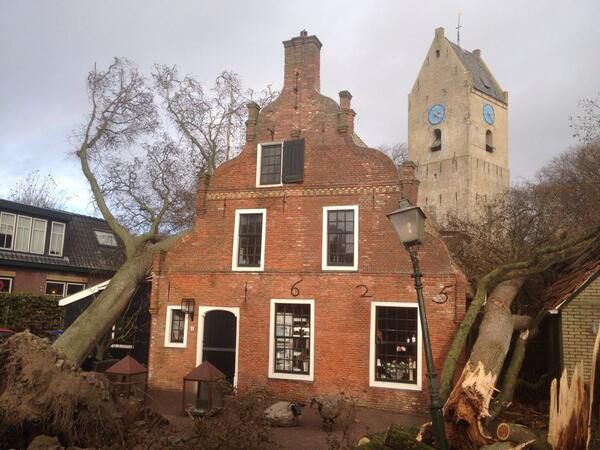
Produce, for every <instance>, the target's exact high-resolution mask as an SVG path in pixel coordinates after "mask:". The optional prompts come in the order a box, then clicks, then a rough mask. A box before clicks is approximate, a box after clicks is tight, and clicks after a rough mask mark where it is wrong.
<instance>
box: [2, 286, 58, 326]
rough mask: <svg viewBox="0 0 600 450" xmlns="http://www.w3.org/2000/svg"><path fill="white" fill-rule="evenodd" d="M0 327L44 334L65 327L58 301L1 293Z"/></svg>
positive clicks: (44, 297) (36, 296)
mask: <svg viewBox="0 0 600 450" xmlns="http://www.w3.org/2000/svg"><path fill="white" fill-rule="evenodd" d="M0 327H5V328H9V329H11V330H13V331H23V330H25V329H27V328H28V329H29V330H31V332H32V333H34V334H38V335H39V334H43V332H44V331H48V330H59V329H62V327H63V317H62V310H61V308H60V307H59V306H58V300H57V299H56V298H54V297H50V296H40V295H33V294H27V293H17V292H13V293H5V292H3V293H0Z"/></svg>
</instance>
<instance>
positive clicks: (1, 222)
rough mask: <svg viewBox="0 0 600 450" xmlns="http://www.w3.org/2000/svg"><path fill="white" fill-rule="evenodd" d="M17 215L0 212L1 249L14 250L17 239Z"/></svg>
mask: <svg viewBox="0 0 600 450" xmlns="http://www.w3.org/2000/svg"><path fill="white" fill-rule="evenodd" d="M16 219H17V216H16V215H15V214H11V213H7V212H0V248H3V249H5V250H12V248H13V245H14V239H15V222H16Z"/></svg>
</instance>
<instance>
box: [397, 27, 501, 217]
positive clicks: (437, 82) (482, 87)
mask: <svg viewBox="0 0 600 450" xmlns="http://www.w3.org/2000/svg"><path fill="white" fill-rule="evenodd" d="M408 159H409V160H411V161H413V162H415V163H416V164H417V178H418V179H419V180H420V182H421V184H420V186H419V200H418V203H419V206H421V207H422V208H423V209H424V210H425V211H426V212H427V213H428V214H429V215H431V216H433V217H434V218H435V219H436V220H438V222H440V223H442V224H443V222H444V217H445V215H446V214H447V213H449V212H457V213H458V214H459V215H462V216H467V217H468V216H472V215H473V214H475V213H476V211H477V208H478V204H479V203H480V202H482V201H486V200H491V199H492V198H493V197H494V196H495V195H497V194H499V193H501V192H503V191H505V190H506V189H508V186H509V171H508V92H506V91H503V90H502V89H501V88H500V85H499V84H498V82H497V81H496V79H495V78H494V76H493V75H492V73H491V72H490V70H489V69H488V67H487V65H486V64H485V63H484V62H483V59H482V58H481V51H480V50H473V51H472V52H469V51H466V50H464V49H462V48H460V47H459V46H458V45H456V44H454V43H452V42H450V41H449V40H448V39H447V38H446V37H445V36H444V29H443V28H437V29H436V30H435V38H434V39H433V43H432V44H431V47H430V48H429V51H428V52H427V56H426V57H425V61H424V63H423V65H422V67H421V70H420V71H419V75H418V77H417V80H416V81H415V84H414V86H413V88H412V91H411V92H410V94H409V95H408Z"/></svg>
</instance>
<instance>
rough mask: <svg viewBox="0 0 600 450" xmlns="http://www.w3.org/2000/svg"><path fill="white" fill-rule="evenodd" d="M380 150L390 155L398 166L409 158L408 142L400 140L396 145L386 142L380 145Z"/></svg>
mask: <svg viewBox="0 0 600 450" xmlns="http://www.w3.org/2000/svg"><path fill="white" fill-rule="evenodd" d="M379 150H381V151H382V152H383V153H385V154H386V155H388V156H389V157H390V159H391V160H392V161H394V164H396V165H397V166H399V165H400V164H402V163H403V162H404V161H406V160H407V159H408V146H407V145H406V142H399V143H397V144H394V145H387V144H384V145H381V146H380V147H379Z"/></svg>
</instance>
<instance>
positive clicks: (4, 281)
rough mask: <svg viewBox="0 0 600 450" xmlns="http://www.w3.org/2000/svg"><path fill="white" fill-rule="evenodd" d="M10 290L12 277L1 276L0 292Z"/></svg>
mask: <svg viewBox="0 0 600 450" xmlns="http://www.w3.org/2000/svg"><path fill="white" fill-rule="evenodd" d="M11 291H12V278H8V277H1V278H0V292H11Z"/></svg>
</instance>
